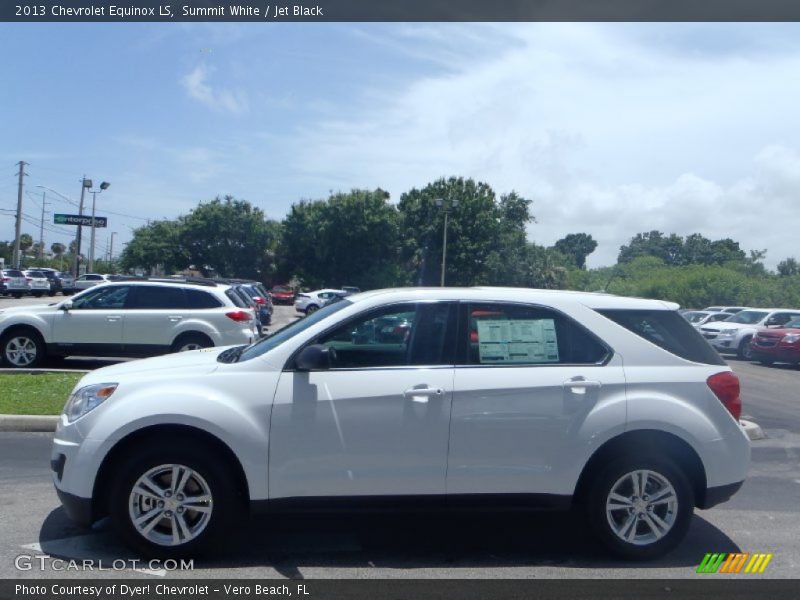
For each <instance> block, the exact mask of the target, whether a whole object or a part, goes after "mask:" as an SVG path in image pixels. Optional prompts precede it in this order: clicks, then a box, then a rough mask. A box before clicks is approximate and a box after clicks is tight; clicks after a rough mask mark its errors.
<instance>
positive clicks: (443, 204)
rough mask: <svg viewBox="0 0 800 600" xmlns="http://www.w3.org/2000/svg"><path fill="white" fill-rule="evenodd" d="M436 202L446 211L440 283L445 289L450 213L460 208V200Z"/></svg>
mask: <svg viewBox="0 0 800 600" xmlns="http://www.w3.org/2000/svg"><path fill="white" fill-rule="evenodd" d="M434 202H435V203H436V206H438V207H439V208H440V209H441V210H443V211H444V231H443V232H442V280H441V283H440V285H441V287H444V273H445V268H446V267H447V217H448V216H449V214H450V211H451V210H453V209H454V208H456V207H457V206H458V200H450V202H448V201H447V200H445V199H443V198H436V200H434Z"/></svg>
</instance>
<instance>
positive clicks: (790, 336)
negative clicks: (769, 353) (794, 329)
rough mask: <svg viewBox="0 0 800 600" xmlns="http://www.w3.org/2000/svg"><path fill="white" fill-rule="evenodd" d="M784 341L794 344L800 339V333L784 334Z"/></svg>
mask: <svg viewBox="0 0 800 600" xmlns="http://www.w3.org/2000/svg"><path fill="white" fill-rule="evenodd" d="M781 341H782V342H786V343H787V344H794V343H795V342H797V341H800V333H787V334H786V335H785V336H783V339H782V340H781Z"/></svg>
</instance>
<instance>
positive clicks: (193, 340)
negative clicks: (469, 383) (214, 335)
mask: <svg viewBox="0 0 800 600" xmlns="http://www.w3.org/2000/svg"><path fill="white" fill-rule="evenodd" d="M213 345H214V342H212V341H211V340H210V339H208V338H207V337H206V336H204V335H202V334H199V333H190V334H185V335H182V336H180V337H179V338H178V339H177V340H175V343H174V344H172V351H173V352H188V351H190V350H200V349H201V348H211V347H212V346H213Z"/></svg>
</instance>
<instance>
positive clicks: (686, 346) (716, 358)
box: [597, 310, 725, 365]
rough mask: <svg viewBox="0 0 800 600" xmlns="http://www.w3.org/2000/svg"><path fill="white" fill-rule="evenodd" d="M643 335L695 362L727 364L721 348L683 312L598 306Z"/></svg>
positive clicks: (624, 325)
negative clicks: (603, 307)
mask: <svg viewBox="0 0 800 600" xmlns="http://www.w3.org/2000/svg"><path fill="white" fill-rule="evenodd" d="M597 312H599V313H600V314H601V315H603V316H604V317H607V318H609V319H611V320H612V321H614V322H615V323H617V324H618V325H622V326H623V327H624V328H625V329H627V330H628V331H632V332H633V333H635V334H636V335H638V336H639V337H642V338H644V339H646V340H647V341H648V342H651V343H653V344H655V345H656V346H658V347H659V348H663V349H664V350H666V351H667V352H670V353H672V354H675V355H676V356H680V357H681V358H683V359H686V360H690V361H692V362H697V363H703V364H706V365H724V364H725V361H724V360H722V357H720V355H719V354H717V351H716V350H714V349H713V348H712V347H711V346H710V345H709V344H708V342H707V341H705V339H703V336H702V335H700V333H698V331H697V330H696V329H695V328H694V327H692V325H691V324H690V323H689V322H688V321H686V319H684V318H683V317H682V316H680V314H678V313H677V312H675V311H671V310H598V311H597Z"/></svg>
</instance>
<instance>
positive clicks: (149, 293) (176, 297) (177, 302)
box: [131, 285, 186, 310]
mask: <svg viewBox="0 0 800 600" xmlns="http://www.w3.org/2000/svg"><path fill="white" fill-rule="evenodd" d="M131 308H137V309H144V310H148V309H149V310H156V309H160V308H161V309H164V308H167V309H168V308H186V298H185V296H184V294H183V290H182V289H181V288H176V287H168V286H163V287H162V286H154V285H142V286H136V288H135V293H134V300H133V303H132V306H131Z"/></svg>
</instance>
